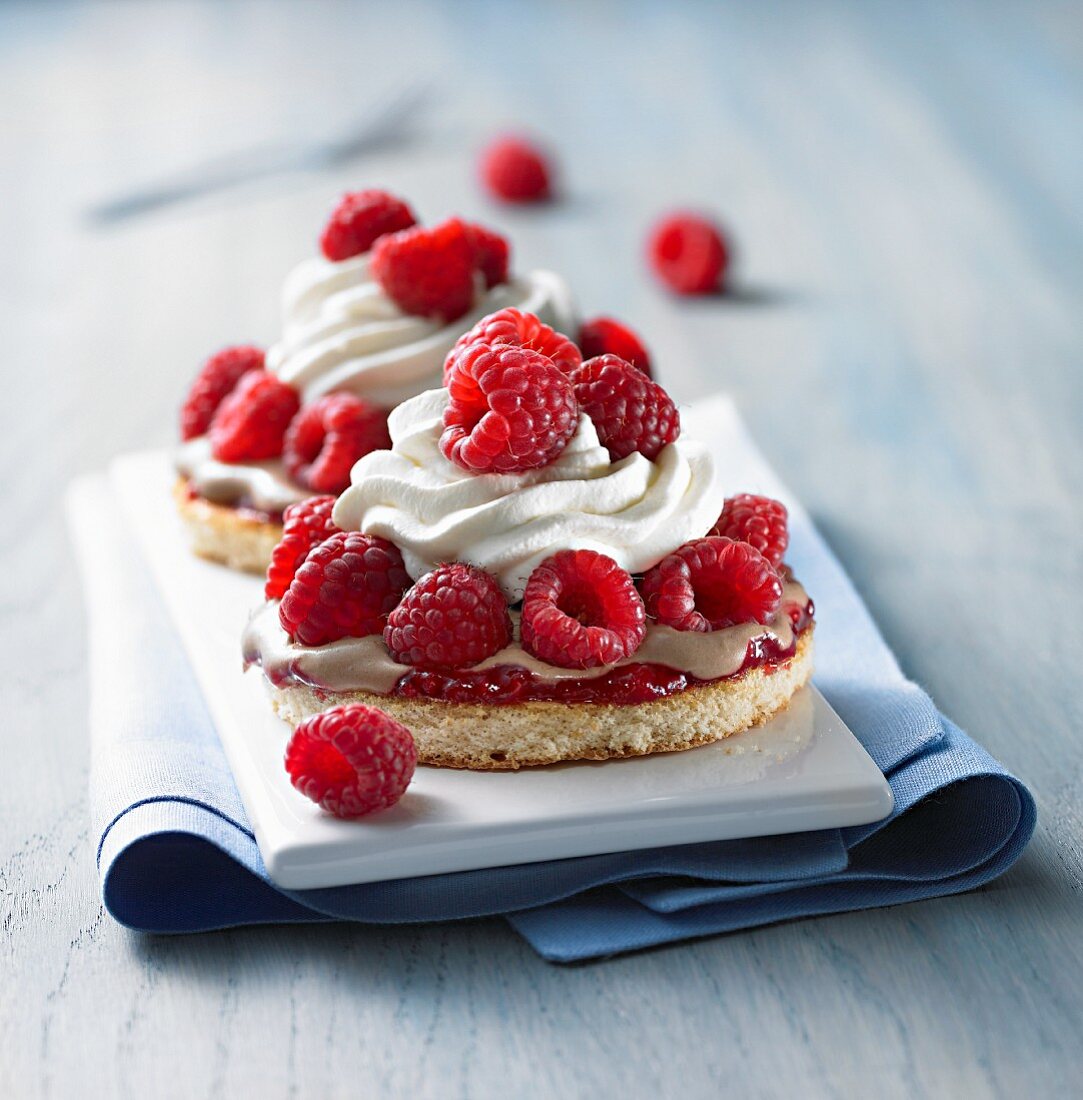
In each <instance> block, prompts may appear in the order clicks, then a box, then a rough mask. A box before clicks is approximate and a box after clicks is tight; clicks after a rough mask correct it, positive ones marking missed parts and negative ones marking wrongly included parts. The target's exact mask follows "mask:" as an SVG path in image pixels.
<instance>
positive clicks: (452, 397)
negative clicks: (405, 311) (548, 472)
mask: <svg viewBox="0 0 1083 1100" xmlns="http://www.w3.org/2000/svg"><path fill="white" fill-rule="evenodd" d="M447 386H448V395H449V400H448V404H447V407H446V408H445V409H444V431H443V434H442V435H441V436H440V450H441V452H442V453H443V455H444V457H445V458H448V459H450V460H451V461H452V462H454V463H455V464H456V465H457V466H461V467H462V468H463V469H464V470H470V471H471V472H472V473H479V474H481V473H501V474H505V473H519V472H521V471H523V470H533V469H536V468H537V467H539V466H547V465H548V464H549V463H550V462H552V461H553V460H554V459H555V458H556V457H557V456H558V455H559V454H560V453H561V451H563V450H564V448H565V447H566V446H567V445H568V440H569V439H571V437H572V436H573V435H574V434H575V429H576V426H577V425H578V423H579V409H578V407H577V405H576V402H575V394H574V392H573V391H572V384H571V382H570V381H569V380H568V377H567V375H565V374H564V373H563V372H562V371H561V370H560V368H559V367H557V366H555V365H554V363H553V360H552V359H550V358H549V357H548V356H546V355H542V354H541V353H540V352H537V351H531V350H530V349H529V348H521V347H515V346H514V345H510V344H496V345H493V344H473V345H472V346H471V347H469V348H467V349H466V350H465V351H463V352H462V353H461V354H460V355H459V357H458V358H457V359H456V361H455V366H454V367H453V368H452V371H451V374H450V376H449V377H448V383H447Z"/></svg>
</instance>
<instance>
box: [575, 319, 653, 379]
mask: <svg viewBox="0 0 1083 1100" xmlns="http://www.w3.org/2000/svg"><path fill="white" fill-rule="evenodd" d="M579 350H580V351H581V352H582V353H583V358H584V359H593V358H595V356H598V355H617V356H619V357H620V358H621V359H623V360H625V361H626V362H628V363H631V364H632V366H633V367H638V368H639V369H640V370H641V371H642V372H643V373H644V374H645V375H646V376H647V377H648V378H651V377H652V375H651V357H650V354H649V353H648V352H647V349H646V348H645V347H644V346H643V341H642V340H640V338H639V337H638V336H637V335H636V334H635V333H634V332H633V331H632V330H631V329H630V328H629V327H628V326H627V325H622V324H621V323H620V321H614V320H613V318H612V317H595V318H594V320H593V321H584V322H583V324H582V325H581V326H580V328H579Z"/></svg>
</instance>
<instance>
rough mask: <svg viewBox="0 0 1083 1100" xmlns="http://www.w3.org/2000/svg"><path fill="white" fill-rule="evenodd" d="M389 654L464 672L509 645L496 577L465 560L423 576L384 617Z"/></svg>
mask: <svg viewBox="0 0 1083 1100" xmlns="http://www.w3.org/2000/svg"><path fill="white" fill-rule="evenodd" d="M384 641H385V642H386V643H387V648H388V649H389V650H390V652H391V656H392V657H393V658H394V659H395V660H396V661H398V662H399V663H400V664H404V665H415V666H416V667H418V668H466V667H467V666H469V665H476V664H477V663H478V661H484V660H485V658H486V657H491V656H492V655H493V654H494V653H496V652H498V651H499V650H501V649H503V648H504V646H506V645H507V644H508V643H509V642H510V641H511V616H510V615H509V614H508V602H507V600H505V599H504V593H503V592H501V591H500V585H498V584H497V583H496V578H495V577H492V576H490V574H488V573H486V572H485V570H483V569H478V568H477V566H474V565H467V564H466V563H465V562H452V563H451V564H450V565H438V566H437V567H436V568H435V569H434V570H433V571H432V572H431V573H426V574H425V576H423V577H422V578H421V580H419V581H418V582H417V584H415V585H414V587H413V588H411V589H410V591H409V592H407V593H406V595H405V596H403V598H402V603H400V604H399V606H398V607H396V608H395V610H394V611H392V612H391V614H390V615H389V616H388V618H387V626H386V627H385V628H384Z"/></svg>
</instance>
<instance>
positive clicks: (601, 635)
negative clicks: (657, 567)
mask: <svg viewBox="0 0 1083 1100" xmlns="http://www.w3.org/2000/svg"><path fill="white" fill-rule="evenodd" d="M519 630H520V634H521V636H522V642H523V648H524V649H525V650H526V651H527V652H528V653H532V654H534V656H535V657H537V658H538V659H539V660H541V661H545V662H547V663H548V664H551V665H556V666H557V667H558V668H597V667H598V666H599V665H611V664H615V663H616V662H617V661H619V660H621V659H622V658H624V657H630V656H631V655H632V654H633V653H635V651H636V650H637V649H638V648H639V646H640V645H641V643H642V642H643V638H644V636H645V634H646V630H647V626H646V613H645V611H644V609H643V600H642V599H641V597H640V595H639V593H638V592H637V591H636V587H635V584H634V582H633V581H632V578H631V576H630V575H629V574H628V573H626V572H625V571H624V570H623V569H621V567H620V566H619V565H618V564H617V563H616V562H615V561H614V560H613V559H612V558H608V557H606V556H605V554H599V553H597V552H595V551H594V550H561V551H559V552H558V553H556V554H554V555H553V556H552V557H549V558H546V559H545V561H543V562H542V563H541V564H540V565H539V566H538V567H537V568H536V569H535V570H534V572H533V573H531V574H530V579H529V580H528V581H527V585H526V590H525V592H524V593H523V617H522V619H521V621H520V624H519Z"/></svg>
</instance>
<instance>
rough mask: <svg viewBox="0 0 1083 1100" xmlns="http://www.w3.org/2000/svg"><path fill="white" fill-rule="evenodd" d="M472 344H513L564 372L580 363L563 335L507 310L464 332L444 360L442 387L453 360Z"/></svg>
mask: <svg viewBox="0 0 1083 1100" xmlns="http://www.w3.org/2000/svg"><path fill="white" fill-rule="evenodd" d="M474 344H512V345H513V346H515V347H520V348H529V349H530V350H531V351H540V352H541V353H542V355H546V356H548V357H549V358H550V359H552V360H553V362H554V363H556V365H557V366H558V367H559V368H560V369H561V370H562V371H563V372H564V373H565V374H570V373H571V372H572V371H573V370H575V368H576V367H578V366H579V364H580V363H581V362H582V361H583V357H582V355H580V354H579V349H578V348H577V347H576V346H575V344H573V343H572V342H571V340H569V339H568V337H567V336H565V335H564V334H563V333H562V332H557V331H556V330H555V329H551V328H550V327H549V326H548V325H547V324H545V322H544V321H540V320H539V319H538V318H537V317H535V316H534V314H533V313H523V311H522V310H519V309H514V308H512V307H509V308H508V309H501V310H498V311H497V312H496V313H490V314H489V316H488V317H482V319H481V320H480V321H478V323H477V324H476V325H475V326H474V327H473V328H472V329H471V330H470V331H469V332H464V333H463V335H462V336H460V337H459V339H458V340H456V341H455V346H454V347H453V348H452V349H451V351H450V352H449V353H448V357H447V359H445V360H444V385H445V386H446V385H447V382H448V378H449V377H450V376H451V368H452V367H454V366H455V360H456V359H457V358H458V357H459V355H460V354H461V353H462V352H463V351H465V350H466V349H467V348H468V347H471V346H472V345H474Z"/></svg>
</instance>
